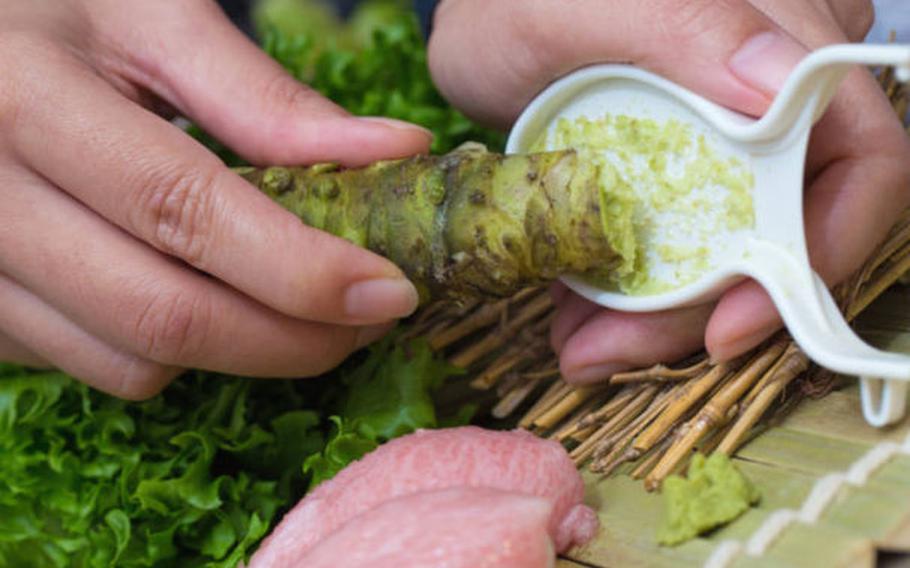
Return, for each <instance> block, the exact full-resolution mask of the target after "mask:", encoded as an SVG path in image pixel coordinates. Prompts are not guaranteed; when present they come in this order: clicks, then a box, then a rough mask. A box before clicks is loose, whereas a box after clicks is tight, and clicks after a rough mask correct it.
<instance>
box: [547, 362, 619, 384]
mask: <svg viewBox="0 0 910 568" xmlns="http://www.w3.org/2000/svg"><path fill="white" fill-rule="evenodd" d="M628 369H629V364H628V363H622V362H618V361H613V362H610V363H601V364H599V365H589V366H587V367H582V368H580V369H578V370H577V371H568V372H566V373H563V374H564V375H565V377H564V378H565V379H566V381H567V382H569V383H571V384H576V385H577V384H590V383H598V382H601V381H605V380H607V379H609V378H610V377H612V376H613V375H615V374H616V373H621V372H622V371H626V370H628Z"/></svg>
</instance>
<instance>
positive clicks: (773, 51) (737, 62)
mask: <svg viewBox="0 0 910 568" xmlns="http://www.w3.org/2000/svg"><path fill="white" fill-rule="evenodd" d="M808 53H809V52H808V50H806V48H805V47H803V46H802V45H800V44H799V43H798V42H797V41H796V40H794V39H793V38H791V37H790V36H788V35H786V34H785V33H783V32H763V33H760V34H758V35H756V36H754V37H752V38H751V39H749V40H747V41H746V43H744V44H743V45H742V46H741V47H740V48H739V50H737V51H736V53H734V54H733V57H731V58H730V61H729V64H728V65H729V67H730V70H731V71H732V72H733V74H734V75H736V76H737V77H738V78H739V79H740V80H741V81H744V82H745V83H748V84H749V86H751V87H752V88H753V89H757V90H759V91H762V92H763V93H764V94H766V95H772V96H773V95H774V94H775V93H777V91H779V90H780V88H781V87H782V86H783V84H784V82H785V81H786V80H787V77H788V76H789V75H790V72H791V71H793V68H794V67H796V65H797V64H798V63H799V62H800V61H801V60H802V59H803V58H804V57H805V56H806V55H807V54H808Z"/></svg>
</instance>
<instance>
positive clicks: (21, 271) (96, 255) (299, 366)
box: [0, 179, 388, 377]
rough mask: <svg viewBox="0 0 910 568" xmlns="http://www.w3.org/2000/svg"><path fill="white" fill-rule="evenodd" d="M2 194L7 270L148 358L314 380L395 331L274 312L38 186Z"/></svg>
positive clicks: (2, 266)
mask: <svg viewBox="0 0 910 568" xmlns="http://www.w3.org/2000/svg"><path fill="white" fill-rule="evenodd" d="M6 187H9V186H6ZM0 198H2V199H3V203H4V207H3V209H2V210H0V226H2V227H3V228H4V229H5V230H3V231H0V250H3V251H5V253H4V255H3V257H2V258H0V270H2V271H3V272H4V273H6V274H7V275H9V276H10V277H12V278H14V279H15V280H16V281H17V282H19V283H20V284H21V285H22V286H23V287H25V288H27V289H29V290H31V291H33V292H34V293H35V294H36V295H38V296H39V297H40V298H42V300H44V301H45V302H47V303H49V304H51V305H53V306H55V307H56V308H57V309H59V310H60V311H61V312H62V313H63V314H64V315H65V316H67V317H68V318H70V319H71V320H72V321H73V322H74V323H75V324H76V325H79V326H80V327H83V328H84V329H86V331H88V332H89V333H91V334H93V335H96V336H97V337H99V338H100V339H102V340H103V341H105V342H107V343H109V344H110V345H113V346H116V347H117V348H119V349H121V350H123V351H127V352H129V353H133V354H135V355H137V356H139V357H141V358H144V359H149V360H152V361H155V362H158V363H161V364H163V365H167V366H177V367H187V368H201V369H207V370H213V371H221V372H226V373H234V374H240V375H252V376H270V377H271V376H275V377H288V376H290V377H295V376H310V375H315V374H319V373H321V372H324V371H325V370H327V369H329V368H331V367H334V366H335V365H337V364H338V363H339V362H340V361H341V360H342V359H343V358H344V357H346V356H347V355H348V354H349V353H350V352H351V351H353V350H354V349H357V348H359V347H361V346H362V345H364V344H365V343H367V342H369V341H372V340H374V339H376V338H377V337H378V336H379V335H380V334H382V333H384V332H385V331H387V329H388V327H387V326H380V327H375V328H374V327H365V328H358V327H347V326H337V325H330V324H321V323H314V322H307V321H303V320H299V319H295V318H290V317H288V316H285V315H282V314H279V313H277V312H274V311H272V310H270V309H268V308H267V307H265V306H263V305H261V304H259V303H257V302H254V301H252V300H250V299H249V298H247V297H245V296H243V295H241V294H239V293H237V292H236V291H234V290H233V289H231V288H229V287H227V286H224V285H223V284H222V283H220V282H218V281H217V280H214V279H212V278H208V277H206V276H205V275H202V274H199V273H198V272H196V271H192V270H189V269H187V268H186V266H185V265H183V264H181V263H178V262H175V261H173V260H172V259H168V258H167V257H165V256H163V255H161V254H160V253H158V252H156V251H154V250H153V249H150V248H149V247H147V246H145V245H144V244H143V243H141V242H139V241H137V240H135V239H133V238H132V237H130V236H129V235H126V234H124V233H123V232H122V231H119V230H118V229H117V228H116V227H113V226H111V225H109V224H108V223H106V222H105V221H104V220H103V219H101V218H99V217H98V216H97V215H95V214H94V213H92V212H91V211H89V210H87V209H86V208H84V207H82V206H80V205H79V204H78V203H76V202H75V201H73V200H72V199H71V198H70V197H68V196H66V195H65V194H63V193H61V192H59V191H58V190H56V189H55V188H53V187H50V186H49V185H47V184H46V183H43V182H41V181H40V180H37V179H35V180H32V181H30V182H26V181H21V182H20V183H18V184H16V186H15V188H14V189H11V190H10V189H8V190H6V191H3V187H2V186H0ZM36 227H40V228H41V230H36V229H35V228H36ZM6 329H9V328H6ZM28 345H29V346H31V344H28Z"/></svg>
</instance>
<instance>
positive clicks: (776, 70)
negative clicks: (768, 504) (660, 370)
mask: <svg viewBox="0 0 910 568" xmlns="http://www.w3.org/2000/svg"><path fill="white" fill-rule="evenodd" d="M872 15H873V14H872V6H871V4H870V2H868V1H864V0H846V1H843V0H842V1H838V0H801V1H793V0H751V1H749V2H747V1H746V0H738V1H737V0H725V1H713V0H695V1H678V0H650V1H647V2H640V1H638V0H632V1H625V0H611V1H610V2H594V1H590V0H578V1H575V2H560V1H557V0H528V1H526V2H523V3H522V4H521V8H520V9H517V10H516V9H515V7H514V4H511V3H505V2H494V3H490V2H486V1H485V0H445V2H443V3H442V5H441V6H440V8H439V10H438V13H437V17H436V22H435V31H434V33H433V36H432V37H431V40H430V66H431V69H432V71H433V75H434V78H435V80H436V82H437V84H438V85H439V87H440V88H441V90H442V91H443V93H444V94H445V95H446V96H447V97H448V98H449V99H450V100H451V101H452V102H453V103H454V104H455V105H456V106H459V107H460V108H461V109H462V110H464V111H465V112H467V113H468V114H470V115H472V116H473V117H475V118H477V119H479V120H482V121H485V122H487V123H490V124H494V125H498V126H501V127H507V126H508V125H510V124H511V123H512V122H513V121H514V120H515V118H516V117H517V116H518V114H519V113H520V112H521V110H522V108H523V107H524V106H525V105H526V104H527V103H528V102H529V101H530V100H531V99H532V98H533V97H534V95H535V94H537V93H538V92H539V91H540V90H541V89H542V88H544V87H545V86H546V85H547V84H548V83H550V82H551V81H553V80H554V79H556V78H557V77H559V76H561V75H564V74H566V73H568V72H569V71H571V70H573V69H576V68H579V67H582V66H585V65H588V64H592V63H605V62H630V63H633V64H636V65H639V66H641V67H643V68H646V69H648V70H650V71H653V72H655V73H658V74H660V75H663V76H665V77H667V78H669V79H670V80H673V81H675V82H677V83H680V84H682V85H684V86H686V87H688V88H690V89H692V90H694V91H696V92H699V93H700V94H702V95H704V96H707V97H709V98H711V99H713V100H715V101H716V102H718V103H720V104H723V105H725V106H728V107H730V108H733V109H735V110H738V111H740V112H744V113H748V114H752V115H756V116H758V115H761V114H762V113H763V112H764V111H765V110H767V107H768V106H769V104H770V102H771V101H772V100H773V97H774V95H775V93H776V91H777V90H778V89H779V87H780V86H781V84H782V83H783V81H784V79H785V78H786V76H787V75H788V73H789V72H790V70H792V68H793V67H794V66H795V65H796V63H798V61H799V60H800V59H801V58H802V57H803V56H805V55H806V54H807V53H808V51H809V50H810V49H815V48H818V47H820V46H823V45H826V44H832V43H843V42H848V41H860V40H861V39H862V38H863V37H864V36H865V34H866V32H867V30H868V29H869V26H870V25H871V23H872ZM806 172H807V178H806V200H805V225H806V232H807V240H808V245H809V253H810V258H811V262H812V265H813V267H814V268H815V270H816V271H818V272H819V273H820V274H821V276H822V277H823V278H824V279H825V281H826V282H827V283H828V284H829V285H833V284H836V283H838V282H840V281H841V280H843V279H844V278H846V277H847V276H848V275H849V274H850V273H852V272H853V271H854V270H856V269H857V268H858V267H859V266H860V265H861V264H862V262H863V261H864V260H865V259H866V258H867V257H868V256H869V254H870V253H871V252H872V250H873V249H874V248H875V246H876V245H877V244H878V243H879V242H880V241H881V240H882V239H883V238H884V236H885V235H886V234H887V231H888V229H889V228H890V227H891V226H892V225H893V224H894V222H895V221H896V220H897V218H898V216H899V215H900V214H901V212H902V211H903V210H904V209H905V208H906V207H907V206H910V139H908V137H907V135H906V132H905V131H904V129H903V127H902V125H901V124H900V122H899V121H898V120H897V118H896V117H895V115H894V112H893V110H892V109H891V107H890V105H889V104H888V101H887V100H886V98H885V97H884V96H883V94H882V92H881V89H880V88H879V87H878V85H877V84H876V83H875V80H874V79H873V77H872V76H871V74H870V73H868V72H867V71H865V70H856V71H854V72H853V73H852V74H851V75H850V76H849V77H848V78H847V80H846V81H845V82H844V83H843V85H842V86H841V89H840V91H839V92H838V95H837V96H836V97H835V99H834V101H833V102H832V104H831V106H830V107H829V110H828V112H827V113H826V114H825V116H824V117H823V118H822V120H821V121H820V122H819V123H818V124H817V125H816V127H815V129H814V131H813V134H812V137H811V140H810V145H809V154H808V158H807V164H806ZM553 297H554V301H555V303H556V305H557V315H556V320H555V323H554V324H553V327H552V329H551V341H552V344H553V347H554V349H555V350H556V351H557V352H558V353H559V355H560V366H561V369H562V372H563V376H564V377H565V378H566V379H567V380H569V381H570V382H575V383H589V382H594V381H598V380H602V379H605V378H607V377H609V376H610V375H612V374H613V373H616V372H620V371H623V370H627V369H630V368H634V367H640V366H645V365H651V364H654V363H658V362H667V361H674V360H678V359H680V358H682V357H684V356H686V355H688V354H691V353H693V352H695V351H697V350H698V349H700V348H702V347H703V346H704V347H706V348H707V350H708V352H709V353H710V355H711V357H712V358H713V359H714V360H718V361H722V360H728V359H731V358H733V357H735V356H737V355H740V354H742V353H744V352H747V351H748V350H749V349H751V348H753V347H755V346H756V345H758V344H759V343H761V342H762V341H764V340H765V339H767V338H768V337H769V336H771V335H772V334H773V333H775V332H776V331H777V330H778V329H780V327H781V320H780V317H779V315H778V314H777V312H776V310H775V308H774V305H773V303H772V302H771V299H770V298H769V297H768V295H767V294H766V293H765V291H764V290H763V289H762V288H761V287H760V286H759V285H758V284H757V283H755V282H754V281H746V282H743V283H740V284H738V285H736V286H735V287H733V288H731V289H730V290H728V291H727V292H726V293H725V294H724V295H723V296H722V297H721V299H720V300H719V301H718V302H717V303H714V304H710V305H703V306H696V307H690V308H685V309H679V310H672V311H667V312H656V313H647V314H631V313H621V312H616V311H611V310H604V309H603V308H601V307H599V306H596V305H594V304H592V303H590V302H587V301H586V300H584V299H582V298H580V297H578V296H576V295H575V294H573V293H571V292H569V291H568V290H567V289H566V288H565V287H562V286H561V285H555V286H554V289H553Z"/></svg>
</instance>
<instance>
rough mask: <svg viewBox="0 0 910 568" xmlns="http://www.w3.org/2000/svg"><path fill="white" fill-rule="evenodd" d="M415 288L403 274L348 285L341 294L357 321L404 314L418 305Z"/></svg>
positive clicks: (408, 313)
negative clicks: (401, 275)
mask: <svg viewBox="0 0 910 568" xmlns="http://www.w3.org/2000/svg"><path fill="white" fill-rule="evenodd" d="M417 303H418V297H417V289H416V288H414V285H413V284H411V283H410V282H409V281H407V280H405V279H404V278H376V279H373V280H364V281H362V282H357V283H355V284H352V285H351V286H349V287H348V289H347V291H346V292H345V294H344V307H345V310H346V311H347V314H348V315H349V316H351V317H352V318H355V319H357V320H360V321H370V322H376V321H388V320H393V319H398V318H403V317H405V316H408V315H410V314H411V313H413V312H414V310H416V309H417Z"/></svg>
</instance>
